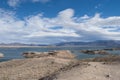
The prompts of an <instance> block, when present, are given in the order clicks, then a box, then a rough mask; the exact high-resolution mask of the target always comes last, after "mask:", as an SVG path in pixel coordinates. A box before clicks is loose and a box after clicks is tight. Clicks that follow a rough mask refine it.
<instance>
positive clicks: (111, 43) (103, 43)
mask: <svg viewBox="0 0 120 80" xmlns="http://www.w3.org/2000/svg"><path fill="white" fill-rule="evenodd" d="M0 46H111V47H113V46H115V47H119V46H120V40H97V41H89V42H83V41H80V42H60V43H56V44H51V45H44V44H23V43H1V44H0Z"/></svg>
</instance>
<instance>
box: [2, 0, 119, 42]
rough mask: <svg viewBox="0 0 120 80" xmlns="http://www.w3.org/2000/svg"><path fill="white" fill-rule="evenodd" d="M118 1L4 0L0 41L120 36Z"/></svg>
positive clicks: (75, 39)
mask: <svg viewBox="0 0 120 80" xmlns="http://www.w3.org/2000/svg"><path fill="white" fill-rule="evenodd" d="M119 3H120V0H1V2H0V43H12V42H21V43H39V44H51V43H58V42H67V41H93V40H104V39H105V40H120V37H119V36H120V8H119V7H120V5H119ZM8 35H9V36H8Z"/></svg>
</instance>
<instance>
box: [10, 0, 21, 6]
mask: <svg viewBox="0 0 120 80" xmlns="http://www.w3.org/2000/svg"><path fill="white" fill-rule="evenodd" d="M19 3H20V0H8V5H9V6H11V7H16V6H18V4H19Z"/></svg>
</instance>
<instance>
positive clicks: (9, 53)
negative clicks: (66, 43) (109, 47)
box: [0, 47, 120, 61]
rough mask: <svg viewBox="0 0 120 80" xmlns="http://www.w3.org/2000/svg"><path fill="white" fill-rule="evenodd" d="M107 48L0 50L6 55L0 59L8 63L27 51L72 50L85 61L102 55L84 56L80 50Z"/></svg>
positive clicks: (19, 57) (117, 52) (116, 52)
mask: <svg viewBox="0 0 120 80" xmlns="http://www.w3.org/2000/svg"><path fill="white" fill-rule="evenodd" d="M104 48H105V47H51V48H45V47H29V48H0V52H1V53H3V54H4V55H5V57H4V58H0V61H6V60H10V59H21V58H23V57H22V53H23V52H27V51H40V52H44V51H51V50H70V51H72V53H74V54H75V55H77V57H76V58H78V59H84V58H93V57H98V56H101V55H88V54H83V53H81V52H80V50H86V49H104ZM109 52H110V53H112V54H119V53H120V51H109Z"/></svg>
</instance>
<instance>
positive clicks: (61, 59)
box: [0, 50, 120, 80]
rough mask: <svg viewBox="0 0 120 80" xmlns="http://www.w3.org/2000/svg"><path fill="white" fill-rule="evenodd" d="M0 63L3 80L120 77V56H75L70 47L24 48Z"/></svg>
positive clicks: (109, 79)
mask: <svg viewBox="0 0 120 80" xmlns="http://www.w3.org/2000/svg"><path fill="white" fill-rule="evenodd" d="M23 56H24V57H26V59H16V60H10V61H6V62H1V63H0V80H120V75H119V74H120V70H119V68H120V56H119V55H117V56H115V55H114V56H113V55H111V56H110V55H109V56H105V57H103V58H92V59H85V60H77V59H75V55H73V54H72V53H71V52H70V51H68V50H67V51H66V50H62V51H50V52H25V53H23Z"/></svg>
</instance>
